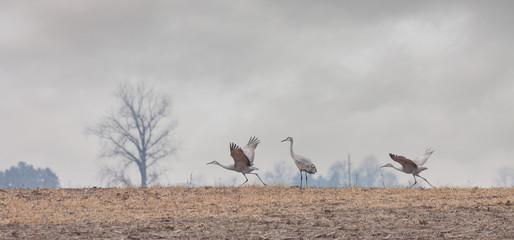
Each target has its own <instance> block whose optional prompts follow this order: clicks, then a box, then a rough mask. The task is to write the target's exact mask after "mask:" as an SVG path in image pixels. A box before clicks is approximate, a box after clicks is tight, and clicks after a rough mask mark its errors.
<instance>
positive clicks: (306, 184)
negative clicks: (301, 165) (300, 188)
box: [305, 172, 309, 187]
mask: <svg viewBox="0 0 514 240" xmlns="http://www.w3.org/2000/svg"><path fill="white" fill-rule="evenodd" d="M305 187H309V180H308V179H307V172H305Z"/></svg>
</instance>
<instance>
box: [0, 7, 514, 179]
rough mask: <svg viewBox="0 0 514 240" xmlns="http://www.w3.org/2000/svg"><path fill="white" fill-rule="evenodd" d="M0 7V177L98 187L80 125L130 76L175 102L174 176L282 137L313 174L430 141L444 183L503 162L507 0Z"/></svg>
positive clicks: (513, 87)
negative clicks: (46, 173) (24, 168)
mask: <svg viewBox="0 0 514 240" xmlns="http://www.w3.org/2000/svg"><path fill="white" fill-rule="evenodd" d="M0 4H1V5H3V6H1V7H0V9H1V10H0V16H1V17H0V29H2V30H0V36H1V37H0V77H1V78H2V81H1V82H0V84H1V89H0V94H2V96H3V97H4V101H2V103H0V111H2V112H3V113H5V116H7V117H5V118H4V120H3V121H4V122H3V123H4V124H2V125H3V126H2V127H0V129H1V130H2V132H4V133H5V134H3V136H2V137H1V138H0V141H1V142H2V144H3V145H4V146H6V149H7V150H6V151H4V152H3V153H2V154H1V155H0V159H2V165H5V167H4V168H7V167H9V166H11V165H14V164H15V163H16V162H18V161H25V162H27V163H29V164H34V165H35V166H36V167H39V165H38V164H42V165H43V166H42V167H45V166H49V167H50V168H52V169H54V170H55V172H56V173H57V174H58V175H59V177H60V178H61V179H62V180H63V185H64V186H66V185H67V184H68V185H74V186H75V185H78V186H83V185H92V184H99V182H98V181H97V180H95V179H96V178H97V175H96V174H97V170H98V169H97V168H98V167H97V162H96V161H97V160H95V159H96V158H97V155H98V149H99V146H98V144H97V142H96V141H95V140H94V139H86V138H85V137H84V135H83V129H82V128H83V125H84V124H85V123H87V122H93V121H95V120H96V119H97V118H98V117H99V116H100V115H101V114H103V113H105V112H107V111H109V107H110V106H112V105H113V104H115V99H114V98H113V97H112V96H111V95H110V94H111V93H112V92H113V91H114V89H115V87H116V86H117V83H118V82H120V81H127V80H128V81H149V82H152V83H153V84H154V85H155V86H158V87H159V88H160V89H162V90H163V91H165V92H167V93H169V94H170V95H172V98H173V100H174V114H176V116H177V120H178V122H179V128H178V129H177V139H179V140H180V141H181V142H182V145H181V146H182V150H181V152H180V153H179V155H178V156H177V157H178V160H177V161H176V162H174V163H173V164H172V166H173V168H172V169H171V170H170V172H169V179H168V180H169V182H171V183H176V182H185V181H186V179H187V178H188V177H189V174H190V173H193V174H196V175H201V178H202V179H204V180H205V183H211V184H212V183H213V181H214V180H218V179H227V178H228V177H226V176H230V177H232V176H233V175H231V173H227V172H224V170H223V169H213V168H209V167H207V166H204V165H202V164H203V163H204V162H207V161H212V160H213V159H216V160H219V161H227V162H228V161H230V159H229V154H228V151H227V149H228V147H227V146H228V143H229V142H230V141H236V142H237V143H239V144H244V143H245V142H246V141H247V139H248V138H249V137H250V135H257V136H259V137H260V138H261V139H262V142H263V143H262V144H261V145H260V146H259V148H258V150H257V151H258V152H257V157H258V158H257V160H256V164H257V165H258V166H259V167H260V168H261V169H262V170H272V168H273V166H274V163H275V162H278V161H282V160H286V159H287V160H289V159H288V157H289V156H288V154H287V150H288V149H287V146H285V145H284V144H280V142H279V141H280V140H282V139H284V138H285V137H287V136H289V135H291V136H293V137H295V139H296V140H297V141H296V142H295V144H297V145H298V146H297V147H298V152H299V153H301V154H304V155H308V156H310V157H311V158H313V160H314V161H315V162H316V163H317V164H318V165H319V167H318V169H320V170H321V171H320V172H321V173H323V172H327V171H328V170H327V169H328V167H329V166H330V164H332V163H333V162H334V161H336V160H342V159H343V158H345V157H346V155H347V154H348V153H351V154H352V155H353V156H354V157H353V159H355V160H356V161H358V160H362V159H364V158H365V157H367V156H369V155H370V154H373V155H375V156H376V157H377V158H378V159H379V161H380V162H384V163H385V162H389V161H390V159H388V157H387V153H389V152H395V153H398V154H406V155H417V154H420V153H422V152H423V151H424V149H425V148H426V147H429V146H432V147H434V148H436V149H437V151H436V153H435V154H434V156H433V159H431V160H430V162H429V163H428V166H429V168H430V170H429V171H427V174H428V175H429V177H430V179H437V180H436V181H434V182H437V181H439V184H441V185H444V184H446V185H465V184H472V185H482V186H489V185H491V184H493V179H494V177H495V174H496V173H497V170H498V169H499V168H500V166H509V167H512V161H510V160H509V156H511V155H512V154H513V150H512V148H511V146H512V144H513V140H512V137H511V136H512V135H513V133H514V127H512V122H513V120H514V113H513V111H512V109H514V108H513V107H514V99H513V97H512V96H514V82H513V81H512V78H513V77H514V72H513V70H512V69H514V68H513V67H512V63H513V62H514V61H513V60H514V59H513V57H514V52H513V51H514V50H513V48H512V46H511V45H512V44H511V42H513V39H514V31H513V30H512V29H511V26H512V23H513V22H514V19H513V18H514V17H513V16H512V14H511V13H510V11H509V10H510V9H512V6H511V5H512V3H511V2H509V1H494V2H493V3H487V4H485V3H482V2H480V1H455V2H451V3H448V2H444V1H440V2H430V3H412V2H410V1H395V2H384V1H366V2H358V3H356V2H344V1H343V2H341V1H334V2H323V3H317V4H313V3H312V2H309V1H294V2H280V3H273V4H269V3H266V2H256V3H255V2H239V3H233V2H228V1H214V2H209V3H204V2H179V1H172V2H169V1H162V2H161V1H155V2H152V3H141V2H137V1H129V2H126V1H124V2H115V1H111V2H102V1H98V2H95V1H93V2H84V3H78V4H77V3H75V4H70V3H67V2H63V1H56V2H55V3H54V4H49V3H48V2H46V3H32V4H23V3H10V2H4V3H0ZM77 167H80V168H81V169H76V168H77ZM292 167H294V166H292ZM454 173H455V176H454ZM236 176H237V175H236Z"/></svg>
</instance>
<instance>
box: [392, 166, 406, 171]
mask: <svg viewBox="0 0 514 240" xmlns="http://www.w3.org/2000/svg"><path fill="white" fill-rule="evenodd" d="M391 167H392V168H394V169H396V170H398V171H400V172H403V167H402V168H397V167H395V166H394V165H392V166H391Z"/></svg>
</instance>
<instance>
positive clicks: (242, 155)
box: [207, 137, 266, 187]
mask: <svg viewBox="0 0 514 240" xmlns="http://www.w3.org/2000/svg"><path fill="white" fill-rule="evenodd" d="M259 143H261V142H260V141H259V139H258V138H256V137H251V138H250V140H249V141H248V144H246V146H245V147H244V148H243V149H241V148H240V147H239V146H237V145H236V144H235V143H230V156H232V158H233V159H234V164H231V165H223V164H221V163H219V162H217V161H212V162H210V163H207V164H215V165H218V166H220V167H222V168H225V169H228V170H232V171H236V172H240V173H242V174H243V176H245V179H246V181H245V182H244V183H242V184H241V185H239V187H241V186H243V184H245V183H246V182H248V178H247V177H246V174H254V175H255V176H257V177H258V178H259V180H260V181H261V183H262V184H264V186H266V184H265V183H264V182H263V181H262V179H261V177H259V175H258V174H257V173H252V171H254V170H259V169H258V168H256V167H255V166H253V159H254V157H255V148H256V147H257V145H258V144H259Z"/></svg>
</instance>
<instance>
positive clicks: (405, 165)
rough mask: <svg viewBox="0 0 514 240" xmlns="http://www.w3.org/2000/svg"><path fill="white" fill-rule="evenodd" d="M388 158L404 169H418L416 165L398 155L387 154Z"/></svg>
mask: <svg viewBox="0 0 514 240" xmlns="http://www.w3.org/2000/svg"><path fill="white" fill-rule="evenodd" d="M389 157H391V159H393V160H394V161H395V162H397V163H399V164H401V165H402V167H403V168H404V169H411V168H412V169H414V168H417V167H418V165H416V163H414V162H413V161H412V160H410V159H408V158H406V157H404V156H399V155H394V154H392V153H389Z"/></svg>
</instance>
